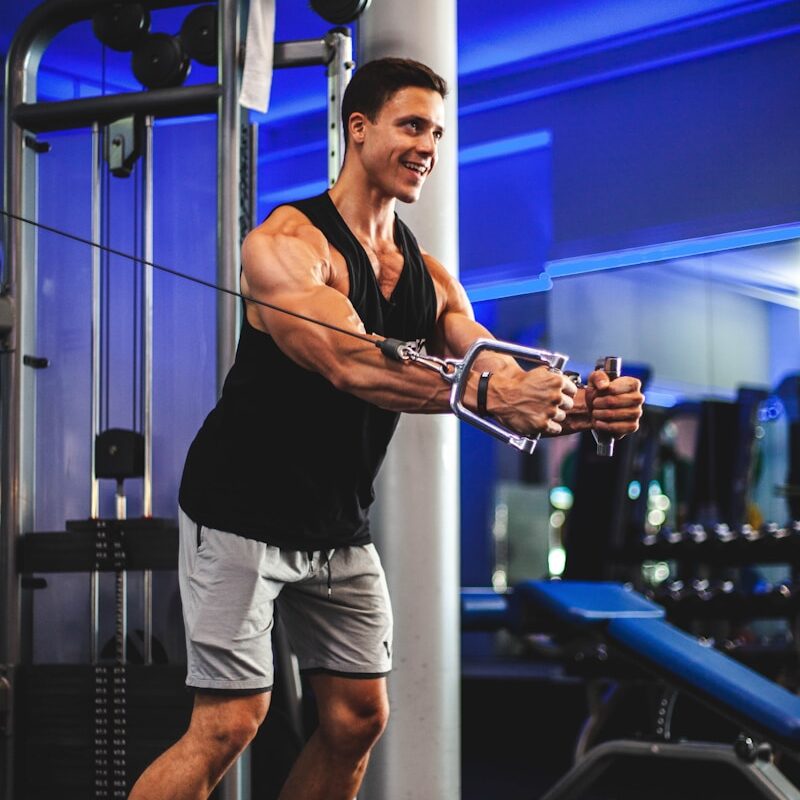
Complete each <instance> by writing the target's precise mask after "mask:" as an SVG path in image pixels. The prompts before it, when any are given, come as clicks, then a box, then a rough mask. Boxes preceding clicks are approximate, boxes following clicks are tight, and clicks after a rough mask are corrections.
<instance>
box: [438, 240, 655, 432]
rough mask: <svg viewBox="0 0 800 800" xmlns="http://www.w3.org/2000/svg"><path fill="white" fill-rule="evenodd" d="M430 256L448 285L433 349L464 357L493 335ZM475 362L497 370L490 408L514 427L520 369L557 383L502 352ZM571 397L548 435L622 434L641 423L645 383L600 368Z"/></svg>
mask: <svg viewBox="0 0 800 800" xmlns="http://www.w3.org/2000/svg"><path fill="white" fill-rule="evenodd" d="M425 262H426V264H427V265H428V269H429V270H430V272H431V275H432V276H434V281H435V283H436V284H437V286H445V287H447V288H446V296H445V297H444V298H443V301H444V302H443V311H442V314H441V316H440V318H439V324H438V327H437V336H436V338H435V339H434V340H433V341H432V342H430V343H429V349H430V350H431V352H433V353H434V354H436V355H441V356H449V357H455V358H460V357H462V356H463V355H464V353H465V352H466V351H467V349H468V348H469V346H470V345H471V344H472V343H473V342H474V341H475V339H478V338H490V339H492V338H494V337H493V336H492V334H491V333H490V332H489V331H488V330H486V328H484V327H483V326H482V325H480V324H479V323H477V322H476V321H475V318H474V314H473V312H472V306H471V305H470V302H469V299H468V298H467V295H466V292H465V291H464V288H463V287H462V286H461V285H460V284H459V283H458V281H456V280H455V279H454V278H453V277H452V276H450V275H449V274H448V273H447V271H446V270H445V268H444V267H443V266H442V265H441V264H440V263H439V262H438V261H437V260H436V259H435V258H433V257H432V256H431V255H430V254H428V253H425ZM476 368H477V369H478V370H479V371H484V370H488V371H491V372H492V378H491V381H490V383H489V391H488V395H487V412H488V413H489V414H490V415H491V416H493V417H496V418H497V419H498V420H499V421H500V422H501V423H503V424H504V425H506V426H507V427H509V428H511V429H512V430H515V431H520V429H519V427H518V425H519V420H518V415H517V414H516V413H515V412H516V411H517V410H519V409H520V408H521V407H520V406H519V405H518V402H519V401H518V399H517V398H516V396H515V387H517V388H518V386H519V383H520V380H521V377H520V373H522V375H524V376H526V378H525V379H524V380H525V381H527V382H528V383H531V382H536V383H538V384H540V385H541V386H542V388H543V387H544V384H545V383H546V382H547V381H548V380H549V387H550V388H555V386H556V381H555V380H554V379H555V378H556V377H559V376H554V375H553V374H552V373H549V372H547V370H545V369H544V368H537V369H534V370H531V371H529V372H524V371H523V370H522V369H521V368H520V366H519V364H518V363H517V362H516V361H515V360H514V359H513V358H511V357H510V356H506V355H502V354H500V353H494V354H493V353H486V354H484V355H482V356H481V357H480V359H479V361H478V363H477V364H476ZM547 376H550V377H549V378H548V377H547ZM562 380H566V379H562ZM570 385H571V384H570ZM526 388H530V387H526ZM572 398H573V403H572V406H571V407H569V408H567V406H564V408H567V414H566V418H565V419H563V421H560V425H558V426H554V425H549V426H548V427H547V428H543V429H540V430H543V432H544V433H545V435H547V434H551V435H552V434H554V433H576V432H578V431H583V430H589V429H591V428H594V429H595V430H598V431H607V432H609V433H611V434H612V435H613V436H616V437H622V436H625V435H626V434H628V433H632V432H633V431H635V430H637V429H638V427H639V418H640V417H641V415H642V405H643V404H644V395H642V393H641V383H640V382H639V381H638V380H636V379H635V378H631V377H628V376H623V377H621V378H617V379H616V380H614V381H613V382H612V381H610V380H609V378H608V375H606V374H605V372H603V371H602V370H595V371H594V372H592V373H591V375H590V376H589V378H588V380H587V383H586V386H585V387H581V388H580V389H578V390H577V392H573V394H572ZM523 413H525V412H524V411H523ZM556 428H558V429H557V430H556ZM520 432H521V431H520Z"/></svg>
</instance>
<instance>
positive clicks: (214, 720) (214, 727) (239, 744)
mask: <svg viewBox="0 0 800 800" xmlns="http://www.w3.org/2000/svg"><path fill="white" fill-rule="evenodd" d="M269 700H270V694H269V693H268V692H264V693H261V694H254V695H247V696H244V697H231V696H221V695H211V694H202V693H198V695H197V698H196V699H195V707H194V712H193V714H192V722H191V725H190V728H189V730H190V733H192V734H194V735H195V736H197V737H199V738H200V739H202V740H203V741H204V743H205V744H206V746H207V747H208V748H209V749H210V750H211V751H212V753H213V754H214V755H217V756H219V757H220V758H222V759H223V760H227V759H230V758H234V757H236V756H237V755H238V754H239V753H241V752H242V750H244V749H245V747H247V745H248V744H250V742H251V741H252V740H253V738H254V737H255V735H256V733H257V732H258V729H259V726H260V725H261V723H262V722H263V721H264V718H265V717H266V715H267V711H268V709H269Z"/></svg>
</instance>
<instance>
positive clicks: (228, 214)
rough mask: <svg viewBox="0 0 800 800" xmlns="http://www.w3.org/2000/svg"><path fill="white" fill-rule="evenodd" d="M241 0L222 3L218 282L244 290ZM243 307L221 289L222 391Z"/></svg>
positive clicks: (219, 356) (219, 360)
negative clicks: (241, 257)
mask: <svg viewBox="0 0 800 800" xmlns="http://www.w3.org/2000/svg"><path fill="white" fill-rule="evenodd" d="M239 20H240V0H220V3H219V5H218V26H219V31H220V36H219V43H218V52H217V55H218V63H219V68H218V78H217V79H218V81H219V84H220V86H221V87H222V91H221V92H220V97H219V100H218V103H217V284H218V285H219V286H223V287H225V288H226V289H230V290H232V291H238V289H239V285H238V284H239V245H240V237H239V225H240V222H239V164H240V158H241V152H240V151H241V109H240V106H239V88H240V86H241V76H240V68H239V60H238V56H239V52H240V31H239ZM240 322H241V319H240V306H239V303H237V302H236V298H235V297H233V296H231V295H228V294H225V293H224V292H219V293H218V294H217V364H216V368H217V393H218V394H220V393H221V392H222V384H223V383H224V382H225V376H226V375H227V373H228V370H229V369H230V367H231V365H232V364H233V359H234V355H235V353H236V341H237V335H238V331H239V323H240Z"/></svg>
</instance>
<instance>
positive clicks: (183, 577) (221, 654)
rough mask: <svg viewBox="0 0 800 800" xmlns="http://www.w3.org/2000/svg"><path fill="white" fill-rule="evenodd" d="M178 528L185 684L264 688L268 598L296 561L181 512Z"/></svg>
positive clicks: (290, 576)
mask: <svg viewBox="0 0 800 800" xmlns="http://www.w3.org/2000/svg"><path fill="white" fill-rule="evenodd" d="M179 527H180V563H179V570H178V577H179V581H180V588H181V600H182V603H183V616H184V622H185V626H186V648H187V667H188V668H187V679H186V683H187V684H188V685H189V686H193V687H195V688H197V689H208V690H215V691H226V692H250V691H254V690H256V691H257V690H261V691H265V690H268V689H270V688H271V686H272V680H273V667H272V641H271V638H272V627H273V607H274V601H275V598H276V597H277V595H278V594H279V593H280V591H281V588H282V586H283V585H284V583H285V582H286V581H292V580H298V579H299V578H301V577H303V576H304V574H305V572H304V571H303V569H302V567H303V564H302V563H301V562H302V559H301V558H300V557H299V554H296V553H290V554H289V557H287V556H286V554H283V553H282V552H281V551H280V550H278V549H277V548H275V547H269V546H267V545H265V544H263V543H262V542H257V541H253V540H251V539H245V538H243V537H241V536H237V535H235V534H232V533H227V532H225V531H217V530H214V529H211V528H206V527H205V526H199V525H197V523H195V522H193V521H192V520H191V519H189V517H188V516H187V515H186V514H185V513H184V512H183V511H181V512H180V526H179Z"/></svg>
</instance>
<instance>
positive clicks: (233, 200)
mask: <svg viewBox="0 0 800 800" xmlns="http://www.w3.org/2000/svg"><path fill="white" fill-rule="evenodd" d="M244 10H245V8H244V7H243V2H242V0H219V3H218V5H217V27H218V30H219V36H218V39H217V63H218V65H219V66H218V69H217V81H218V83H219V85H220V86H221V87H222V91H221V92H220V97H219V100H218V101H217V284H218V285H219V286H224V287H225V288H226V289H232V290H234V291H238V289H239V247H240V244H241V238H240V195H239V189H240V185H239V171H240V167H241V142H242V136H241V116H242V115H241V107H240V106H239V90H240V87H241V71H240V64H239V54H240V52H241V49H240V48H241V42H240V38H241V31H240V23H241V18H242V15H243V11H244ZM240 322H241V319H240V305H239V303H237V302H236V298H235V297H233V296H230V295H227V294H225V293H223V292H219V293H218V294H217V363H216V367H217V394H218V395H219V394H221V393H222V385H223V383H224V382H225V376H226V375H227V373H228V369H230V367H231V365H232V364H233V359H234V356H235V354H236V341H237V335H238V331H239V324H240ZM219 796H220V798H221V800H249V798H250V764H249V750H246V751H245V752H244V753H242V754H241V755H240V756H239V758H238V759H237V760H236V762H235V763H234V764H233V766H232V767H231V768H230V769H229V770H228V773H227V774H226V775H225V777H224V778H223V779H222V781H221V782H220V784H219Z"/></svg>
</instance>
